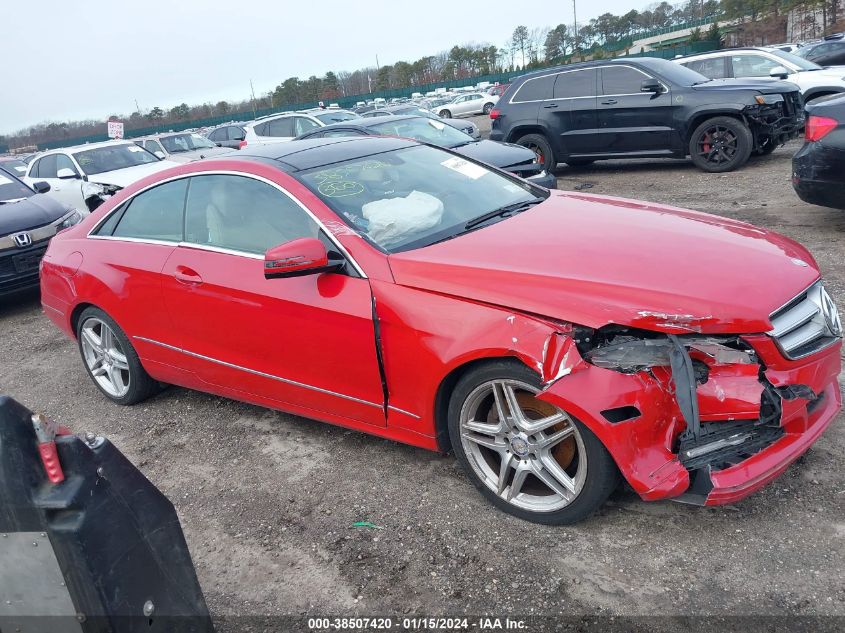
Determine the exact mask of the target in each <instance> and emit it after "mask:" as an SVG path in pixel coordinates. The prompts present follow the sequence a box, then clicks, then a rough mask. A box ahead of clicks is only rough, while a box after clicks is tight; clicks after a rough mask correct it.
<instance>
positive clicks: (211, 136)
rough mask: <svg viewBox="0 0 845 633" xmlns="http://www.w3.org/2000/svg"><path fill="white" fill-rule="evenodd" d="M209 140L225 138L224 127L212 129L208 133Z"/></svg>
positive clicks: (223, 139) (218, 140)
mask: <svg viewBox="0 0 845 633" xmlns="http://www.w3.org/2000/svg"><path fill="white" fill-rule="evenodd" d="M208 140H209V141H217V142H218V143H219V142H220V141H225V140H226V128H222V129H217V130H214V131H213V132H212V133H211V134H209V135H208Z"/></svg>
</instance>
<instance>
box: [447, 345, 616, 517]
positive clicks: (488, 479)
mask: <svg viewBox="0 0 845 633" xmlns="http://www.w3.org/2000/svg"><path fill="white" fill-rule="evenodd" d="M494 390H498V391H497V393H498V396H497V397H495V396H494V395H493V392H494ZM539 391H540V379H539V377H538V376H537V374H536V373H534V372H533V371H531V370H530V369H528V367H526V366H525V365H523V364H522V363H519V362H517V361H513V360H498V361H491V362H489V363H486V364H484V365H480V366H478V367H476V368H475V369H472V370H470V371H469V372H467V373H466V374H465V375H464V376H463V377H462V378H461V379H460V380H459V381H458V383H457V384H456V385H455V388H454V391H453V392H452V395H451V398H450V400H449V410H448V415H449V419H448V426H449V437H450V439H451V442H452V447H453V449H454V451H455V456H456V458H457V460H458V462H459V463H460V465H461V467H462V468H463V469H464V472H466V473H467V476H468V477H469V478H470V479H471V480H472V482H473V484H475V486H476V488H478V489H479V490H480V491H481V493H482V494H483V495H484V496H485V497H487V499H488V500H489V501H491V502H492V503H493V505H495V506H496V507H497V508H499V509H500V510H504V511H505V512H507V513H508V514H512V515H514V516H516V517H519V518H521V519H525V520H527V521H532V522H534V523H543V524H546V525H565V524H570V523H576V522H578V521H581V520H583V519H585V518H586V517H588V516H589V515H590V514H592V513H593V512H595V510H596V509H598V508H599V507H600V506H601V505H602V504H603V503H604V502H605V501H606V500H607V497H608V496H609V495H610V493H611V492H613V490H614V489H615V488H616V486H617V485H618V483H619V471H618V469H617V468H616V464H615V463H614V461H613V458H612V457H611V456H610V453H608V452H607V449H606V448H605V447H604V445H602V443H601V441H599V439H598V438H597V437H596V436H595V435H594V434H593V433H592V432H591V431H590V429H588V428H587V427H586V426H584V424H582V423H581V422H580V421H578V420H576V419H575V418H574V417H572V416H570V415H568V414H566V413H565V412H563V411H561V410H560V409H557V408H556V407H554V406H553V405H551V404H549V403H546V402H543V401H542V400H537V399H536V398H535V397H534V395H533V394H535V393H537V392H539ZM508 395H511V396H512V397H511V398H510V401H511V402H516V405H517V406H518V408H519V409H520V411H521V412H522V413H523V414H524V415H523V416H522V421H521V422H518V423H517V424H519V425H520V426H519V427H517V426H515V425H513V424H511V423H510V422H508V423H507V424H505V425H500V424H499V422H498V421H499V420H500V419H501V417H500V415H499V414H498V408H497V406H496V404H495V401H496V400H499V401H500V402H503V403H504V404H503V407H504V410H507V402H508ZM504 417H505V419H506V420H512V418H513V416H512V415H509V414H508V413H505V414H504ZM479 419H483V420H484V422H479ZM541 419H543V420H546V421H547V428H546V429H545V430H539V429H537V430H535V431H534V432H532V430H531V429H530V428H528V427H526V426H525V424H526V423H530V422H535V423H536V422H537V421H538V420H541ZM467 425H472V426H471V428H468V426H467ZM561 437H562V439H558V440H557V441H556V442H555V441H554V440H555V438H561ZM544 443H546V444H550V445H549V446H545V447H544V446H543V444H544ZM493 446H495V448H492V447H493ZM505 459H507V465H506V466H504V468H503V467H502V462H503V460H505ZM547 465H548V466H547ZM502 473H504V477H503V476H502ZM546 482H551V484H554V487H552V485H550V484H549V483H546ZM564 482H566V483H564Z"/></svg>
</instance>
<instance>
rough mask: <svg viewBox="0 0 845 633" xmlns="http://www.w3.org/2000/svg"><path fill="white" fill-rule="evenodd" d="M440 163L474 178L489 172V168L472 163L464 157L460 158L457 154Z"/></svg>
mask: <svg viewBox="0 0 845 633" xmlns="http://www.w3.org/2000/svg"><path fill="white" fill-rule="evenodd" d="M440 164H441V165H443V166H444V167H448V168H449V169H451V170H452V171H456V172H458V173H459V174H462V175H464V176H466V177H467V178H472V179H473V180H478V179H479V178H481V177H482V176H483V175H484V174H486V173H487V170H486V169H484V167H481V166H480V165H476V164H475V163H471V162H469V161H468V160H464V159H463V158H458V157H457V156H455V157H454V158H450V159H448V160H444V161H443V162H442V163H440Z"/></svg>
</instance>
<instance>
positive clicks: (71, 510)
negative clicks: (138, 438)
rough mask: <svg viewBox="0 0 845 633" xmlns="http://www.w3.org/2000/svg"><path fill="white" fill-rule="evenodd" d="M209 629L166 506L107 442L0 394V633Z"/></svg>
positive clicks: (194, 632) (198, 632) (193, 632)
mask: <svg viewBox="0 0 845 633" xmlns="http://www.w3.org/2000/svg"><path fill="white" fill-rule="evenodd" d="M213 630H214V629H213V625H212V622H211V617H210V615H209V613H208V609H207V607H206V604H205V599H204V597H203V594H202V590H201V588H200V585H199V582H198V580H197V577H196V572H195V570H194V566H193V563H192V561H191V556H190V553H189V551H188V546H187V544H186V542H185V537H184V535H183V533H182V529H181V527H180V525H179V519H178V517H177V515H176V511H175V509H174V507H173V505H172V504H171V503H170V501H169V500H168V499H167V498H166V497H165V496H164V495H163V494H162V493H161V492H160V491H159V490H158V489H157V488H156V487H155V486H154V485H153V484H152V483H150V481H148V480H147V479H146V478H145V477H144V476H143V475H142V474H141V472H140V471H139V470H138V469H137V468H135V466H133V464H132V463H131V462H130V461H129V460H128V459H126V457H124V456H123V455H122V454H121V452H120V451H119V450H117V448H115V446H114V445H113V444H112V443H111V442H109V441H108V440H107V439H105V438H103V437H98V436H95V435H93V434H88V435H86V437H85V439H84V440H82V439H80V438H78V437H76V436H74V435H71V434H70V432H69V431H68V430H67V429H64V428H61V427H59V426H58V425H56V424H55V423H53V422H51V421H50V420H49V419H47V418H45V417H44V416H41V415H33V413H32V412H31V411H29V410H28V409H27V408H26V407H24V406H23V405H21V404H19V403H18V402H16V401H15V400H13V399H11V398H9V397H6V396H0V631H1V632H2V633H11V632H15V633H46V632H48V631H49V632H56V633H71V632H72V633H105V632H106V631H109V632H114V633H136V632H140V631H145V632H156V631H160V632H162V633H163V632H167V633H171V632H176V633H212V632H213Z"/></svg>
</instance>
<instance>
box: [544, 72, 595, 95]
mask: <svg viewBox="0 0 845 633" xmlns="http://www.w3.org/2000/svg"><path fill="white" fill-rule="evenodd" d="M595 95H596V69H595V68H587V69H585V70H576V71H574V72H571V73H561V74H560V75H558V76H557V79H556V80H555V90H554V98H555V99H566V98H568V97H594V96H595Z"/></svg>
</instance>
